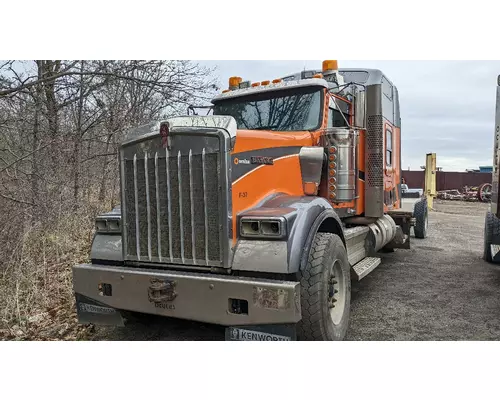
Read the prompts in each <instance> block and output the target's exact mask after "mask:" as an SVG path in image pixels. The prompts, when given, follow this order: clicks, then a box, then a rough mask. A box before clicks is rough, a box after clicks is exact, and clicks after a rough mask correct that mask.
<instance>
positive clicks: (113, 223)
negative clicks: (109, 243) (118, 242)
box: [95, 215, 122, 234]
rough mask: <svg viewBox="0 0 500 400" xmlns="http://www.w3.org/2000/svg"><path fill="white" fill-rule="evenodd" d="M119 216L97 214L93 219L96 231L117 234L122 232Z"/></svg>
mask: <svg viewBox="0 0 500 400" xmlns="http://www.w3.org/2000/svg"><path fill="white" fill-rule="evenodd" d="M121 225H122V224H121V216H110V215H99V216H98V217H97V218H96V219H95V230H96V233H105V234H119V233H121V232H122V226H121Z"/></svg>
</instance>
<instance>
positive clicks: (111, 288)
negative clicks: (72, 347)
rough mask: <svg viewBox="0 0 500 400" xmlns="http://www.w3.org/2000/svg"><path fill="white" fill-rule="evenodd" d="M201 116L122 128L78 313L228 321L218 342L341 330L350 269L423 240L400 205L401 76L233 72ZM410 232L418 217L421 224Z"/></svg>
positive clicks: (423, 212) (100, 317)
mask: <svg viewBox="0 0 500 400" xmlns="http://www.w3.org/2000/svg"><path fill="white" fill-rule="evenodd" d="M212 103H213V106H212V115H208V116H196V115H188V116H183V117H176V118H172V119H169V120H167V121H159V122H155V123H152V124H150V125H147V126H143V127H140V128H138V129H135V130H133V131H131V132H130V133H129V134H128V136H127V138H126V140H125V141H124V142H123V144H122V145H121V151H120V160H121V161H120V168H121V170H120V176H121V193H122V199H121V200H122V201H121V206H120V207H119V208H117V209H115V210H113V211H112V212H110V213H106V214H103V215H100V216H98V217H97V221H96V227H97V229H96V234H95V237H94V241H93V245H92V250H91V259H92V262H91V264H85V265H77V266H75V267H74V268H73V282H74V291H75V296H76V304H77V310H78V318H79V321H80V323H94V324H106V325H118V326H122V325H124V323H125V321H126V316H127V315H130V313H140V314H155V315H161V316H166V317H174V318H180V319H188V320H194V321H200V322H205V323H213V324H219V325H223V326H225V327H226V328H227V329H226V338H227V339H228V340H271V341H272V340H276V341H281V340H295V339H299V340H342V339H343V338H344V337H345V335H346V332H347V330H348V325H349V314H350V299H351V279H355V280H361V279H363V278H364V277H365V276H366V275H367V274H369V273H370V272H372V271H373V270H374V269H375V268H376V267H377V266H378V265H379V264H380V262H381V260H380V258H379V257H377V253H379V252H380V251H386V250H389V251H392V250H393V249H395V248H405V249H408V248H409V246H410V232H411V228H412V226H414V227H415V234H416V236H417V237H425V235H426V229H427V205H426V202H425V200H424V199H422V200H419V201H417V202H416V204H415V208H414V209H415V210H417V212H413V211H412V210H410V211H403V209H402V201H403V199H402V193H401V118H400V109H399V97H398V91H397V89H396V87H395V86H394V85H393V84H392V82H391V81H389V79H388V78H387V77H386V76H385V75H384V74H383V73H382V72H381V71H379V70H372V69H340V70H339V69H338V67H337V62H336V61H334V60H328V61H325V62H323V68H322V69H321V70H317V71H316V70H315V71H302V72H300V73H297V74H293V75H289V76H286V77H283V78H280V79H275V80H273V81H264V82H254V83H252V82H249V81H243V79H241V78H239V77H232V78H230V80H229V88H228V89H227V90H225V91H224V92H223V93H222V94H220V95H218V96H217V97H216V98H214V99H213V101H212ZM417 228H418V229H417Z"/></svg>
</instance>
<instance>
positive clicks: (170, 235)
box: [165, 148, 174, 262]
mask: <svg viewBox="0 0 500 400" xmlns="http://www.w3.org/2000/svg"><path fill="white" fill-rule="evenodd" d="M169 160H170V157H169V151H168V148H167V149H165V170H166V173H167V209H168V254H169V255H170V262H174V257H173V252H172V204H171V200H170V199H171V195H170V168H169V166H168V164H169Z"/></svg>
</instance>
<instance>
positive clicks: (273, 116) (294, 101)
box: [214, 87, 322, 131]
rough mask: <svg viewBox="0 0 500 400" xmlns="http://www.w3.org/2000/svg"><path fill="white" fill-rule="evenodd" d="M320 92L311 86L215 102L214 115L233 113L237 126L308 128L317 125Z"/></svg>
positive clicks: (308, 129)
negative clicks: (298, 89)
mask: <svg viewBox="0 0 500 400" xmlns="http://www.w3.org/2000/svg"><path fill="white" fill-rule="evenodd" d="M321 94H322V90H321V89H320V88H318V87H312V88H304V89H302V90H300V92H298V91H297V90H294V91H293V92H291V91H279V92H274V93H273V92H268V93H265V92H264V93H259V94H257V95H254V96H246V97H240V98H236V99H228V100H224V101H221V102H218V103H217V104H215V107H214V115H229V116H232V117H233V118H234V119H235V120H236V123H237V124H238V128H240V129H248V130H273V131H311V130H315V129H318V128H319V127H320V122H321V110H322V107H321V104H322V95H321Z"/></svg>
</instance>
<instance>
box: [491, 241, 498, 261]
mask: <svg viewBox="0 0 500 400" xmlns="http://www.w3.org/2000/svg"><path fill="white" fill-rule="evenodd" d="M490 251H491V261H492V262H494V263H495V264H500V245H498V244H492V245H490Z"/></svg>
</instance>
